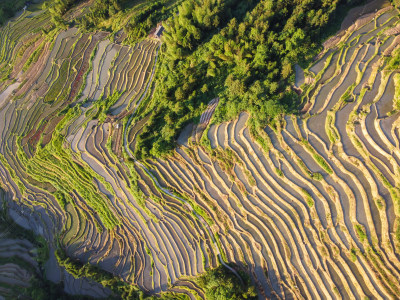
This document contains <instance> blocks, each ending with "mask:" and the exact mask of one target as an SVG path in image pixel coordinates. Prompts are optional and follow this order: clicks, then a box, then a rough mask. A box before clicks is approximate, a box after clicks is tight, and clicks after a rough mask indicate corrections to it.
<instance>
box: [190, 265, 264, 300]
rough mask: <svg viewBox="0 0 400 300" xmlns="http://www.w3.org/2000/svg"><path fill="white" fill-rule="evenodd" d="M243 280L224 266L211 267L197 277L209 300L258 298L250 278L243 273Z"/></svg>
mask: <svg viewBox="0 0 400 300" xmlns="http://www.w3.org/2000/svg"><path fill="white" fill-rule="evenodd" d="M241 277H242V280H243V281H244V282H241V281H240V280H239V278H238V277H236V275H235V274H233V273H232V272H231V271H229V270H228V269H227V268H225V267H224V266H219V267H218V268H216V269H209V270H208V271H207V273H205V274H204V275H202V276H200V277H199V278H198V279H197V283H198V284H199V286H200V288H202V290H203V291H204V293H205V296H206V299H207V300H225V299H226V300H228V299H229V300H239V299H249V300H250V299H257V292H256V289H255V287H254V285H252V283H251V281H250V278H249V277H248V276H246V275H245V274H243V273H242V274H241Z"/></svg>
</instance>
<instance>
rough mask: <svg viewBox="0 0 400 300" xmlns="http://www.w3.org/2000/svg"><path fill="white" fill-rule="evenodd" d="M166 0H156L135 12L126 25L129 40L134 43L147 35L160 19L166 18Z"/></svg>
mask: <svg viewBox="0 0 400 300" xmlns="http://www.w3.org/2000/svg"><path fill="white" fill-rule="evenodd" d="M165 3H166V0H163V1H154V2H152V3H150V4H149V5H148V6H146V7H145V8H143V9H142V10H140V11H139V12H138V13H137V14H135V15H134V16H133V17H132V18H131V19H130V21H129V22H128V24H127V25H126V26H125V33H126V34H127V39H128V41H129V42H131V43H133V42H135V41H137V40H139V39H141V38H143V37H145V36H146V35H147V34H148V33H149V31H150V30H151V29H152V28H154V27H155V26H156V25H157V23H158V22H159V21H161V20H162V19H163V18H165V15H166V14H167V8H166V7H165Z"/></svg>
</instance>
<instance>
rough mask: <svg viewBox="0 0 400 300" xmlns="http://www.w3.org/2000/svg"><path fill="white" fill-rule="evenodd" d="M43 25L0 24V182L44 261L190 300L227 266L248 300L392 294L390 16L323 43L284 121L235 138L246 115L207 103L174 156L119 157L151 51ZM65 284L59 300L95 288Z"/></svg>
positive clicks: (130, 144)
mask: <svg viewBox="0 0 400 300" xmlns="http://www.w3.org/2000/svg"><path fill="white" fill-rule="evenodd" d="M49 19H50V16H49V14H48V13H47V12H45V11H35V12H29V11H26V12H24V13H23V14H22V15H21V16H19V17H18V18H16V19H15V20H12V21H10V22H9V23H8V24H7V25H6V26H5V27H3V28H2V29H1V31H0V39H1V44H0V46H1V48H0V64H1V65H0V70H1V71H0V72H1V77H2V78H3V80H2V82H1V83H0V90H1V92H0V134H1V139H0V182H1V183H2V186H3V187H4V189H5V190H6V193H5V196H6V197H5V201H7V202H8V203H9V207H10V208H11V210H10V215H11V216H12V217H13V218H15V219H18V218H21V219H23V220H27V222H28V223H29V227H30V228H31V229H33V230H34V231H35V232H36V233H38V234H40V235H42V236H44V237H45V238H46V239H47V240H48V241H49V243H50V249H51V252H53V251H54V249H55V247H56V246H59V247H60V248H62V249H63V250H64V251H65V253H66V254H67V255H68V256H70V257H72V258H74V259H79V261H80V262H82V263H87V262H88V263H90V264H91V265H97V266H98V267H99V268H100V269H101V270H105V271H108V272H109V273H112V274H113V275H115V276H117V277H119V278H121V279H122V280H123V281H124V282H126V283H128V284H131V285H132V286H133V287H134V288H133V291H135V292H137V290H138V289H140V290H142V291H145V292H148V293H149V294H156V293H161V292H167V291H168V292H170V293H171V294H168V296H169V297H172V296H171V295H173V294H181V296H182V297H185V298H186V299H187V298H189V299H201V298H204V297H205V289H204V286H200V285H199V281H198V280H197V279H196V277H197V276H199V275H201V274H204V272H206V271H207V269H209V268H215V267H217V266H218V265H220V264H221V265H223V266H224V267H225V268H226V269H229V270H231V269H230V268H231V267H230V266H229V265H228V264H227V263H230V262H232V263H235V264H236V265H237V267H236V269H235V270H233V272H235V275H237V273H236V272H237V271H240V270H241V271H246V272H248V273H249V274H250V275H251V278H252V280H253V281H254V282H255V283H256V286H257V288H258V292H259V295H260V297H261V298H290V299H291V298H362V297H369V298H374V297H377V298H382V299H395V298H396V297H397V295H399V294H400V286H399V284H398V280H397V279H398V277H399V275H400V274H399V273H400V261H399V251H400V249H399V247H400V223H399V221H400V219H399V216H400V210H399V199H400V191H399V182H398V181H399V178H400V177H399V172H400V168H399V163H400V156H399V155H400V149H399V138H400V137H399V112H398V107H396V106H394V105H393V99H394V97H395V94H396V95H398V86H397V81H398V75H397V70H389V69H388V68H387V67H386V64H387V59H386V58H385V56H390V54H391V53H392V52H393V51H394V49H396V48H397V47H398V43H399V38H398V33H399V32H400V31H398V30H397V29H398V28H399V26H400V25H399V23H400V19H399V17H398V11H397V10H395V9H394V8H392V7H388V8H386V9H383V10H380V11H378V12H376V13H375V14H373V15H367V16H364V17H363V18H362V19H360V20H358V21H357V22H356V23H355V24H354V25H353V26H351V27H350V28H348V29H347V30H345V31H343V32H341V33H340V34H339V35H337V36H336V37H334V38H332V39H331V40H330V41H329V42H328V43H326V48H325V50H324V51H323V52H322V53H321V54H320V55H319V56H318V58H317V61H316V62H315V64H314V65H313V66H311V67H310V68H309V69H308V70H306V71H305V76H306V77H307V80H306V82H309V84H308V85H307V84H304V85H302V86H301V87H299V88H300V89H302V90H303V92H302V99H303V104H304V108H303V110H302V114H301V115H299V116H290V115H289V116H282V117H280V118H277V119H276V120H275V121H274V122H273V123H272V124H271V125H270V126H268V127H266V128H265V130H263V131H261V132H252V130H251V127H250V126H247V121H248V117H249V116H248V114H247V113H246V112H243V113H241V114H240V116H239V117H238V118H237V119H236V120H234V121H231V122H226V123H222V124H213V123H212V113H213V112H214V110H215V108H216V106H217V105H218V99H213V100H211V99H210V100H211V101H210V103H209V106H208V108H207V109H206V110H205V112H204V114H203V116H202V117H201V119H200V120H201V123H200V124H199V125H198V126H196V128H194V129H193V130H191V127H188V130H187V132H185V134H184V137H185V138H182V139H181V140H183V141H184V142H183V144H184V145H182V146H180V147H178V148H177V149H176V150H175V151H174V153H173V154H172V155H171V156H170V157H166V158H163V159H149V160H146V161H137V160H135V158H134V157H133V151H134V149H135V147H136V140H137V137H138V135H139V134H140V132H142V131H143V130H145V129H144V127H143V126H144V124H145V122H146V118H148V116H142V115H141V112H142V111H143V110H142V109H141V107H142V106H141V103H142V100H143V99H145V98H146V97H148V96H150V95H151V92H152V79H153V76H154V73H155V69H156V62H157V58H158V49H159V46H160V41H159V40H157V39H151V38H147V39H144V40H143V41H141V42H140V43H137V44H136V45H135V46H126V45H122V44H119V43H114V42H111V38H110V37H109V34H108V33H107V32H96V33H81V32H80V31H78V30H77V29H76V28H70V29H67V30H57V29H52V30H50V27H47V25H46V24H47V23H48V22H49ZM26 28H29V29H28V30H26ZM42 28H45V29H46V30H49V31H48V32H43V31H42V30H41V29H42ZM210 119H211V123H209V122H210ZM204 129H205V130H204ZM190 131H192V133H191V134H189V132H190ZM185 139H188V141H187V142H186V141H185ZM18 243H19V242H18ZM14 244H17V243H14ZM2 245H3V244H2ZM0 250H1V249H0ZM50 257H51V259H50V261H49V262H48V264H47V265H48V268H49V273H48V274H50V275H48V276H50V277H53V278H50V279H52V280H53V281H59V280H61V278H60V276H59V274H56V272H51V271H50V270H51V268H52V266H54V264H55V261H54V260H55V258H54V256H52V255H51V256H50ZM7 272H8V271H7ZM14 273H15V274H19V275H21V276H22V277H23V279H24V280H26V279H27V278H29V277H30V276H29V274H24V273H23V272H22V273H21V272H20V271H19V270H15V272H14ZM240 274H242V273H240ZM25 275H26V276H25ZM24 276H25V277H24ZM240 276H242V275H239V277H240ZM22 277H21V278H22ZM66 278H69V279H65V280H66V282H69V280H70V284H67V285H66V286H67V287H66V291H67V292H70V293H72V294H79V293H81V292H82V290H84V289H85V288H86V289H88V288H87V285H89V286H92V288H91V289H92V290H91V291H92V293H90V294H91V295H95V296H98V297H100V296H106V295H108V294H109V293H110V291H109V290H107V289H104V290H103V289H101V288H100V287H99V286H98V285H95V284H93V283H92V282H90V281H85V280H83V282H84V283H83V284H82V283H77V282H76V281H74V280H72V278H71V277H68V276H67V277H66ZM15 280H16V279H15ZM176 297H178V296H176Z"/></svg>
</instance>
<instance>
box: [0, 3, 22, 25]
mask: <svg viewBox="0 0 400 300" xmlns="http://www.w3.org/2000/svg"><path fill="white" fill-rule="evenodd" d="M24 5H25V0H1V1H0V26H1V25H3V24H4V23H5V22H6V21H7V20H8V19H9V18H12V17H13V16H14V15H15V13H16V12H17V11H18V10H20V9H22V8H23V7H24Z"/></svg>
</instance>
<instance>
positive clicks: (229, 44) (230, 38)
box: [136, 0, 362, 158]
mask: <svg viewBox="0 0 400 300" xmlns="http://www.w3.org/2000/svg"><path fill="white" fill-rule="evenodd" d="M359 2H362V1H359V0H352V1H351V0H350V1H340V0H308V1H300V0H298V1H282V0H279V1H273V0H261V1H256V0H249V1H236V0H206V1H196V0H187V1H185V2H184V3H183V4H182V5H181V6H180V7H179V14H177V15H176V16H174V17H171V18H170V19H168V21H166V22H165V29H166V30H165V33H164V44H163V48H162V54H161V55H162V57H161V59H160V61H161V62H160V65H159V68H158V73H157V82H156V89H155V93H154V96H153V97H154V98H153V99H152V100H151V105H149V106H148V107H147V112H149V113H150V112H151V113H152V115H151V118H150V121H149V122H148V123H147V125H146V126H145V128H144V130H143V132H142V134H141V135H140V138H139V140H138V144H137V149H136V155H137V156H138V157H139V158H144V157H148V156H156V157H158V156H160V155H162V154H164V153H166V152H168V151H170V150H172V149H173V148H174V141H175V139H176V138H177V135H178V134H179V132H180V130H181V129H182V128H183V126H185V125H186V124H188V123H189V122H191V121H193V120H195V119H196V118H198V117H199V116H200V114H201V112H202V111H203V110H204V107H205V104H206V103H207V102H208V101H210V100H211V99H213V98H215V97H216V96H219V97H220V99H221V102H220V104H219V106H218V109H217V111H216V115H215V120H216V121H217V122H219V121H223V120H228V119H232V118H234V117H236V116H237V115H238V113H239V112H241V111H248V112H250V113H251V115H252V121H251V122H252V124H253V126H255V128H262V127H263V126H265V125H266V124H267V123H268V122H269V121H270V120H271V119H273V118H274V117H275V116H276V115H278V114H280V113H282V112H292V111H296V109H297V105H298V96H297V94H296V93H294V92H293V91H292V90H291V89H290V88H289V83H290V82H293V80H294V72H293V66H294V64H295V63H305V62H307V61H310V59H311V58H312V57H313V56H314V55H315V53H316V52H317V51H318V49H320V44H319V42H320V41H321V40H322V39H323V38H324V37H326V29H327V25H328V22H329V26H330V27H334V24H335V23H338V21H339V20H340V19H341V17H342V15H343V14H342V13H340V12H342V11H343V9H348V7H350V6H352V5H354V4H356V3H359Z"/></svg>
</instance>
